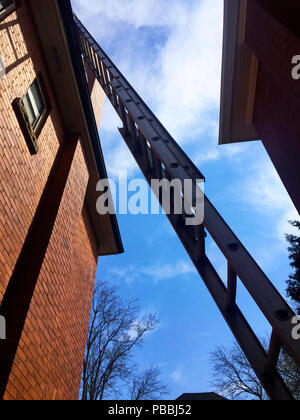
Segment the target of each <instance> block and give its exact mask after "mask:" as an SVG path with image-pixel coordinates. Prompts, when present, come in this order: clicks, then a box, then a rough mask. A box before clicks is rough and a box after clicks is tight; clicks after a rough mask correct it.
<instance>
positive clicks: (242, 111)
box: [219, 0, 259, 144]
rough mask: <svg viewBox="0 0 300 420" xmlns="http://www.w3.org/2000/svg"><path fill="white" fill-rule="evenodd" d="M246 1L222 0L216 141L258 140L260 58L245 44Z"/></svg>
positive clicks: (222, 142) (225, 142)
mask: <svg viewBox="0 0 300 420" xmlns="http://www.w3.org/2000/svg"><path fill="white" fill-rule="evenodd" d="M250 1H251V0H250ZM247 2H248V0H225V7H224V40H223V62H222V83H221V86H222V87H221V110H220V133H219V144H227V143H235V142H244V141H250V140H258V135H257V132H256V130H255V128H254V126H253V112H254V102H255V92H256V83H257V75H258V68H259V61H258V59H257V58H256V56H255V55H254V54H253V52H252V51H251V50H250V49H249V48H248V46H247V45H246V43H245V29H246V17H247Z"/></svg>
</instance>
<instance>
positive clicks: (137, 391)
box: [130, 366, 168, 401]
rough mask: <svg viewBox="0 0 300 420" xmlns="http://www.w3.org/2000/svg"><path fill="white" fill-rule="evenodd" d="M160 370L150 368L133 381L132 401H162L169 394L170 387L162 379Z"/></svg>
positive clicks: (136, 376)
mask: <svg viewBox="0 0 300 420" xmlns="http://www.w3.org/2000/svg"><path fill="white" fill-rule="evenodd" d="M160 375H161V373H160V370H159V369H158V368H157V367H155V366H149V367H148V368H146V369H145V370H144V371H143V372H142V373H140V374H137V375H135V376H134V377H133V380H132V390H131V398H130V399H131V400H136V401H139V400H160V399H161V398H162V397H163V396H164V395H166V394H167V392H168V387H167V386H166V385H165V384H163V383H162V381H161V379H160Z"/></svg>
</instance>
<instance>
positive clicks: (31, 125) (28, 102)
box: [12, 75, 50, 155]
mask: <svg viewBox="0 0 300 420" xmlns="http://www.w3.org/2000/svg"><path fill="white" fill-rule="evenodd" d="M12 106H13V109H14V111H15V114H16V117H17V119H18V122H19V125H20V128H21V130H22V132H23V135H24V138H25V140H26V143H27V146H28V148H29V151H30V153H31V154H33V155H34V154H37V152H38V145H37V138H38V136H39V134H40V133H41V131H42V128H43V126H44V124H45V122H46V120H47V117H48V115H49V113H50V102H49V98H48V96H47V92H46V90H45V88H44V82H43V78H42V75H39V77H38V79H35V81H34V82H33V83H32V85H31V86H30V87H29V89H28V91H27V92H26V93H25V95H24V96H23V97H22V98H16V99H15V100H14V101H13V103H12Z"/></svg>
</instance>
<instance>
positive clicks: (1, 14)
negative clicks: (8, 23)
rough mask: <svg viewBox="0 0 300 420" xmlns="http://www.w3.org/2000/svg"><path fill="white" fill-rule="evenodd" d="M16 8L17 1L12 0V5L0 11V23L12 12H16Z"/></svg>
mask: <svg viewBox="0 0 300 420" xmlns="http://www.w3.org/2000/svg"><path fill="white" fill-rule="evenodd" d="M17 6H18V1H17V0H13V3H12V4H11V5H10V6H7V7H6V8H5V9H3V10H2V11H0V22H1V21H2V20H3V19H5V18H6V17H7V16H9V15H10V14H11V13H12V12H14V11H15V10H16V8H17Z"/></svg>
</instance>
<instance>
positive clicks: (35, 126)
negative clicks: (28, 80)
mask: <svg viewBox="0 0 300 420" xmlns="http://www.w3.org/2000/svg"><path fill="white" fill-rule="evenodd" d="M35 80H37V83H38V86H39V91H40V94H41V97H42V101H43V103H44V110H43V112H42V113H41V115H40V116H39V117H38V119H37V120H36V121H35V122H34V124H33V125H32V128H33V130H34V132H35V133H36V132H37V131H38V130H39V127H40V125H41V123H42V122H43V120H44V118H45V116H46V114H47V105H46V101H45V98H44V95H43V92H42V88H41V85H40V82H39V79H38V78H37V79H35ZM35 80H34V81H35ZM34 81H33V83H34ZM30 86H31V85H30ZM26 94H27V95H28V97H29V100H30V104H31V106H32V108H33V112H34V113H35V114H36V115H37V114H38V110H37V107H36V103H35V99H34V96H33V94H32V92H31V90H30V87H29V88H28V90H27V92H26ZM26 94H25V95H26Z"/></svg>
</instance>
